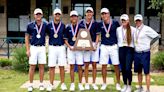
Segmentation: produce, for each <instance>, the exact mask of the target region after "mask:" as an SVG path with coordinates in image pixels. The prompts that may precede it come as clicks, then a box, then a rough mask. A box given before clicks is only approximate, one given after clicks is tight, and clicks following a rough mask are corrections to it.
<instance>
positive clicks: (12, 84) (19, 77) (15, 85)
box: [0, 69, 164, 92]
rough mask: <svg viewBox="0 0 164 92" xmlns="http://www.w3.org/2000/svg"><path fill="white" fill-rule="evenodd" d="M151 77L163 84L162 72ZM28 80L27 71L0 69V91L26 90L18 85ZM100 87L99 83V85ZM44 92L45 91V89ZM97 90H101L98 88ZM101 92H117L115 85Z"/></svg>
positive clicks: (68, 84)
mask: <svg viewBox="0 0 164 92" xmlns="http://www.w3.org/2000/svg"><path fill="white" fill-rule="evenodd" d="M75 76H76V79H75V80H76V81H75V82H76V85H77V83H78V78H77V74H76V75H75ZM98 77H101V74H98ZM108 77H114V74H113V73H112V74H108ZM152 78H153V79H154V81H155V82H154V83H152V85H164V74H152ZM35 79H39V75H38V72H37V73H36V74H35ZM48 79H49V76H48V72H46V73H45V80H48ZM27 80H28V73H23V72H18V71H15V70H3V69H0V92H27V89H22V88H20V86H21V85H22V84H23V83H25V82H26V81H27ZM55 80H60V77H59V74H56V76H55ZM65 81H66V84H67V87H68V88H69V86H70V76H69V74H66V75H65ZM132 85H133V90H134V89H135V87H134V86H135V85H136V83H132ZM99 87H100V85H99ZM33 92H40V91H39V90H38V89H35V90H34V91H33ZM45 92H46V91H45ZM52 92H62V91H61V90H60V86H58V88H57V89H55V90H53V91H52ZM76 92H78V88H77V86H76ZM85 92H95V91H94V90H90V91H85ZM97 92H101V91H100V90H99V91H97ZM102 92H118V91H116V90H115V85H109V86H108V88H107V91H102Z"/></svg>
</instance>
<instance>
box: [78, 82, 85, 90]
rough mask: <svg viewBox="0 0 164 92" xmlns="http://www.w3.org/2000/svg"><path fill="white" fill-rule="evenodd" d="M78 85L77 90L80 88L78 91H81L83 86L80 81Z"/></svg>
mask: <svg viewBox="0 0 164 92" xmlns="http://www.w3.org/2000/svg"><path fill="white" fill-rule="evenodd" d="M78 86H79V90H80V91H83V90H84V87H83V85H82V84H81V83H79V85H78Z"/></svg>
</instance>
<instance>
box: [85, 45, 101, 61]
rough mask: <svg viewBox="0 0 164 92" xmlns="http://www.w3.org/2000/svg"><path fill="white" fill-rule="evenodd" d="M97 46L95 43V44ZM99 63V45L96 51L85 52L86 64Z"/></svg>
mask: <svg viewBox="0 0 164 92" xmlns="http://www.w3.org/2000/svg"><path fill="white" fill-rule="evenodd" d="M93 46H95V43H93ZM90 61H92V62H98V61H99V44H98V45H97V49H96V50H95V51H84V62H90Z"/></svg>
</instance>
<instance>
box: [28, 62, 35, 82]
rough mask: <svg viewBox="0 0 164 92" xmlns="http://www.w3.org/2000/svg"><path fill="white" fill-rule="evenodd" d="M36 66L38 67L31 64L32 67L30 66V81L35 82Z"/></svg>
mask: <svg viewBox="0 0 164 92" xmlns="http://www.w3.org/2000/svg"><path fill="white" fill-rule="evenodd" d="M35 67H36V65H30V68H29V79H30V83H33V78H34V72H35Z"/></svg>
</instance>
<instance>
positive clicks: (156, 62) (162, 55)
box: [152, 51, 164, 70]
mask: <svg viewBox="0 0 164 92" xmlns="http://www.w3.org/2000/svg"><path fill="white" fill-rule="evenodd" d="M152 66H153V69H157V70H164V51H163V52H158V53H157V54H156V55H154V56H153V57H152Z"/></svg>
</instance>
